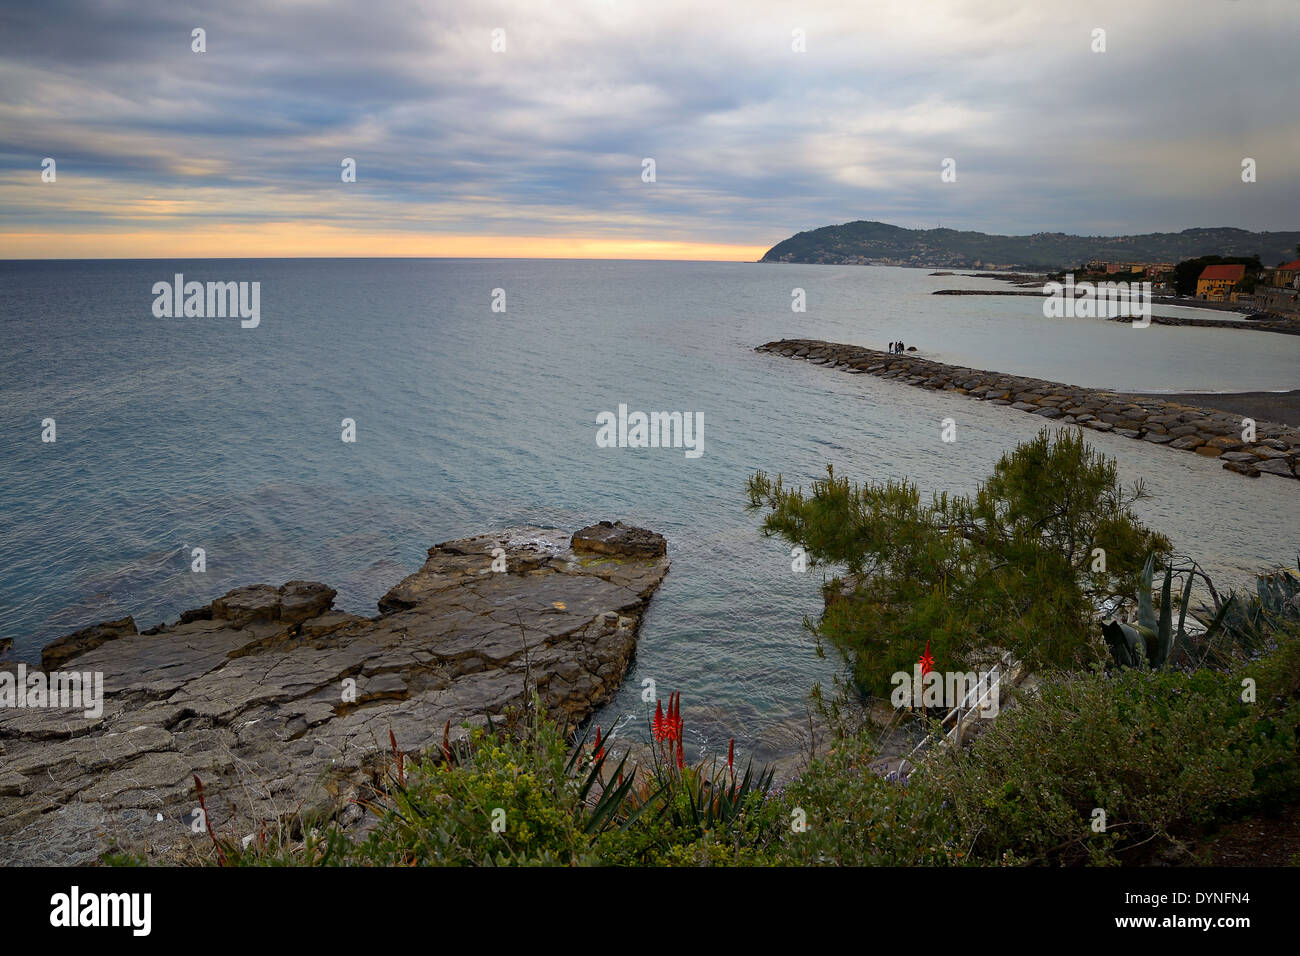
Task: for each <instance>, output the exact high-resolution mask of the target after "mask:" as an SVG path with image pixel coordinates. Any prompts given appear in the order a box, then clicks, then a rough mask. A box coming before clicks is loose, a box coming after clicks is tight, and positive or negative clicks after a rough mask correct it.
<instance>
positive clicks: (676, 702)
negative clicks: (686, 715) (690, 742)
mask: <svg viewBox="0 0 1300 956" xmlns="http://www.w3.org/2000/svg"><path fill="white" fill-rule="evenodd" d="M668 739H669V740H677V741H680V740H681V739H682V692H681V691H674V692H673V695H672V696H671V697H669V698H668Z"/></svg>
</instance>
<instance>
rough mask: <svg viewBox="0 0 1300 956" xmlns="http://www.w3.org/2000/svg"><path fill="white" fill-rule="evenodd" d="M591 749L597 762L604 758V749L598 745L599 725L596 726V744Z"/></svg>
mask: <svg viewBox="0 0 1300 956" xmlns="http://www.w3.org/2000/svg"><path fill="white" fill-rule="evenodd" d="M592 749H593V751H594V752H595V755H596V759H597V760H599V759H600V758H601V757H603V756H605V748H604V747H602V746H601V745H600V724H597V725H596V743H595V746H594V747H593V748H592Z"/></svg>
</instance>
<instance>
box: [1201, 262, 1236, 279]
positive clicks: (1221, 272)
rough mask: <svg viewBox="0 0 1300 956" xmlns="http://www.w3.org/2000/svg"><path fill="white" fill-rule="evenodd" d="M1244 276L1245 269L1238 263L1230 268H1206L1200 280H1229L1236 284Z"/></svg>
mask: <svg viewBox="0 0 1300 956" xmlns="http://www.w3.org/2000/svg"><path fill="white" fill-rule="evenodd" d="M1245 274H1246V267H1245V266H1244V265H1242V264H1241V263H1240V262H1239V263H1237V264H1236V265H1231V266H1206V267H1205V269H1204V271H1203V272H1201V275H1200V278H1202V279H1231V280H1232V281H1233V282H1236V281H1237V280H1238V279H1240V278H1241V277H1242V276H1244V275H1245Z"/></svg>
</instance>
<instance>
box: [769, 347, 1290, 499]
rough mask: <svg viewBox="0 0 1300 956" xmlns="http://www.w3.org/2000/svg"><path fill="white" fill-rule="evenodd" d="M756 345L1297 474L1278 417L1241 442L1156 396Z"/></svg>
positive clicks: (1220, 421)
mask: <svg viewBox="0 0 1300 956" xmlns="http://www.w3.org/2000/svg"><path fill="white" fill-rule="evenodd" d="M756 351H759V352H771V353H773V354H776V355H783V356H786V357H788V358H798V359H805V360H807V361H809V362H812V363H814V364H816V365H824V366H826V367H827V368H837V369H839V370H840V371H844V372H849V373H853V374H863V373H866V374H870V375H876V376H878V377H880V378H888V379H894V380H895V381H900V382H903V383H904V384H907V385H915V386H917V387H919V388H928V389H933V390H942V391H949V392H957V393H959V394H962V395H966V396H968V397H970V398H974V399H979V400H981V401H987V402H990V403H992V404H994V405H1006V406H1009V407H1011V408H1013V409H1015V410H1017V411H1022V412H1028V413H1029V414H1032V415H1039V416H1041V417H1042V418H1044V419H1046V420H1048V421H1053V422H1055V423H1057V424H1061V425H1078V426H1080V427H1083V428H1090V429H1093V430H1095V431H1101V432H1114V433H1115V434H1118V435H1123V436H1125V437H1126V438H1134V439H1139V440H1142V441H1147V442H1151V443H1152V444H1156V445H1166V446H1168V447H1169V448H1174V449H1178V450H1181V451H1188V452H1193V453H1195V454H1198V455H1204V456H1206V457H1208V458H1218V459H1220V460H1222V461H1223V467H1224V468H1226V469H1228V470H1229V471H1234V472H1237V473H1239V474H1243V475H1248V476H1251V477H1258V476H1259V475H1260V474H1271V475H1279V476H1281V477H1284V478H1296V477H1300V470H1298V468H1300V430H1297V429H1295V428H1292V427H1291V426H1289V425H1283V424H1281V423H1278V422H1268V421H1257V422H1255V434H1254V436H1253V441H1247V440H1245V439H1244V438H1243V437H1242V436H1243V432H1244V431H1246V429H1245V426H1244V425H1243V423H1242V416H1240V415H1234V414H1231V413H1229V412H1225V411H1219V410H1217V409H1213V408H1203V407H1200V406H1195V405H1186V404H1183V403H1181V402H1173V401H1166V400H1164V399H1161V398H1159V397H1156V396H1150V395H1126V394H1123V393H1120V392H1107V391H1100V390H1097V389H1090V388H1080V387H1079V386H1076V385H1064V384H1062V383H1060V382H1048V381H1044V380H1042V379H1037V378H1027V377H1025V376H1021V375H1008V374H1005V373H1003V372H990V371H985V370H982V369H975V368H964V367H962V366H957V365H946V364H944V363H943V362H935V361H931V360H930V359H924V358H920V357H918V356H915V355H907V354H902V355H894V354H890V353H888V352H878V351H876V350H874V349H866V348H860V347H858V346H854V345H842V344H837V343H834V342H822V341H819V340H816V339H781V340H780V341H776V342H768V343H766V344H764V345H760V346H758V347H757V349H756Z"/></svg>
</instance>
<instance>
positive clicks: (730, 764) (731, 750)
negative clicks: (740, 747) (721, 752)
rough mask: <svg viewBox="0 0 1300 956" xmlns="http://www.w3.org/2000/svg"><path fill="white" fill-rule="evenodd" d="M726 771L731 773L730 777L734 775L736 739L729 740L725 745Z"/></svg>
mask: <svg viewBox="0 0 1300 956" xmlns="http://www.w3.org/2000/svg"><path fill="white" fill-rule="evenodd" d="M727 769H728V770H730V771H731V774H732V776H733V777H734V776H735V775H736V738H735V737H732V738H731V743H729V744H728V745H727Z"/></svg>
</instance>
